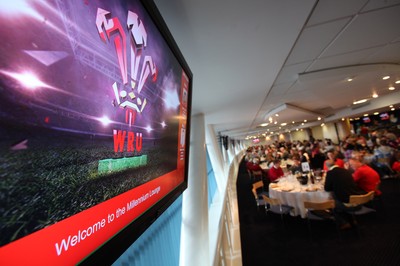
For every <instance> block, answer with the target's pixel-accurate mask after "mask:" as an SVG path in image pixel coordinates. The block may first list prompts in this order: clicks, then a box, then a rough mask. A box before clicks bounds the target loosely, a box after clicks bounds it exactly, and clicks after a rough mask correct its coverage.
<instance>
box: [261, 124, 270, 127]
mask: <svg viewBox="0 0 400 266" xmlns="http://www.w3.org/2000/svg"><path fill="white" fill-rule="evenodd" d="M268 125H269V123H263V124H261V125H260V126H262V127H266V126H268Z"/></svg>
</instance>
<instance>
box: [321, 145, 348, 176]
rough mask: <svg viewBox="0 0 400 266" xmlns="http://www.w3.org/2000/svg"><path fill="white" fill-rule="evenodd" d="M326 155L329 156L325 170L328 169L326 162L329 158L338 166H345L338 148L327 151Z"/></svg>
mask: <svg viewBox="0 0 400 266" xmlns="http://www.w3.org/2000/svg"><path fill="white" fill-rule="evenodd" d="M326 156H327V157H328V158H327V159H326V160H325V162H324V168H323V170H324V171H328V167H327V165H326V162H327V161H329V160H332V161H333V162H334V163H335V164H336V165H337V166H339V167H342V168H344V161H343V160H342V159H340V158H338V152H337V151H336V150H330V151H328V152H327V153H326Z"/></svg>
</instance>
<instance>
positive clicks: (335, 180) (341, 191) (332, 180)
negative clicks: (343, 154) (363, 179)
mask: <svg viewBox="0 0 400 266" xmlns="http://www.w3.org/2000/svg"><path fill="white" fill-rule="evenodd" d="M326 165H327V167H328V169H329V170H328V172H327V174H326V180H325V190H326V191H330V192H332V194H333V198H334V199H335V213H336V219H337V221H338V223H339V226H340V228H341V229H347V228H350V227H351V224H350V221H351V215H349V214H348V213H346V211H347V210H348V208H347V207H346V206H345V205H344V204H343V203H348V202H349V197H350V195H362V194H366V192H365V191H363V190H362V189H360V188H359V187H358V186H357V185H356V183H355V182H354V179H353V177H352V174H351V172H350V171H349V170H347V169H345V168H342V167H338V166H337V165H336V164H335V162H334V161H333V160H327V161H326Z"/></svg>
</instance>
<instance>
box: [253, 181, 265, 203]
mask: <svg viewBox="0 0 400 266" xmlns="http://www.w3.org/2000/svg"><path fill="white" fill-rule="evenodd" d="M251 191H252V192H253V195H254V198H255V200H256V203H257V207H258V206H262V205H265V202H264V199H263V197H262V196H263V195H268V192H266V191H265V190H264V183H263V181H261V180H260V181H257V182H255V183H253V188H252V189H251Z"/></svg>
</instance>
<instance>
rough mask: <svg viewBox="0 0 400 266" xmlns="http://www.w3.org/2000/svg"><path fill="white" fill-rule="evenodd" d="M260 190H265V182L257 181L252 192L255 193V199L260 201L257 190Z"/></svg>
mask: <svg viewBox="0 0 400 266" xmlns="http://www.w3.org/2000/svg"><path fill="white" fill-rule="evenodd" d="M260 188H264V183H263V181H257V182H255V183H253V189H252V190H251V191H253V194H254V198H255V199H258V193H257V189H260Z"/></svg>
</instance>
